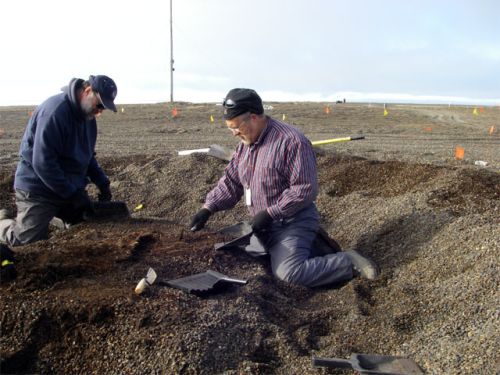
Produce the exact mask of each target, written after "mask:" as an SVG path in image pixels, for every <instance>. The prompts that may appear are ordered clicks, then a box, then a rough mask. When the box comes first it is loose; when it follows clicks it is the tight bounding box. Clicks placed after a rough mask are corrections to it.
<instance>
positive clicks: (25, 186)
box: [14, 78, 109, 200]
mask: <svg viewBox="0 0 500 375" xmlns="http://www.w3.org/2000/svg"><path fill="white" fill-rule="evenodd" d="M82 83H83V80H81V79H76V78H74V79H72V80H71V81H70V83H69V86H66V87H64V88H63V92H62V93H60V94H58V95H55V96H52V97H50V98H49V99H47V100H46V101H45V102H43V103H42V104H41V105H39V106H38V107H37V109H36V110H35V111H34V112H33V115H32V116H31V118H30V120H29V122H28V126H27V127H26V130H25V132H24V136H23V139H22V141H21V147H20V161H19V164H18V166H17V170H16V176H15V180H14V187H15V188H16V189H19V190H24V191H27V192H30V193H33V194H37V195H41V196H44V197H47V198H53V199H63V200H64V199H68V198H69V197H71V196H72V195H73V194H74V193H75V192H76V191H77V190H79V189H83V188H85V186H86V185H87V183H88V182H89V180H90V181H92V182H93V183H95V184H96V185H97V186H98V187H102V186H107V185H109V180H108V178H107V177H106V175H105V173H104V172H103V170H102V169H101V167H100V166H99V164H98V163H97V160H96V159H95V144H96V140H97V124H96V120H95V118H93V119H91V120H87V119H85V115H84V114H83V112H82V110H81V109H80V105H79V101H78V100H77V97H76V95H77V91H78V89H80V88H81V87H82Z"/></svg>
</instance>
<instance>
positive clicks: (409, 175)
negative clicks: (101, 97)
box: [0, 103, 500, 374]
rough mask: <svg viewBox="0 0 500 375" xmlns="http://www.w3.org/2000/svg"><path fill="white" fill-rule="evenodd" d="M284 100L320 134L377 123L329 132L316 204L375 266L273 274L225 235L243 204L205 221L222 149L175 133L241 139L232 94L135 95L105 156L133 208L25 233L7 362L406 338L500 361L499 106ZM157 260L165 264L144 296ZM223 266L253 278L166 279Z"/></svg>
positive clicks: (303, 367)
mask: <svg viewBox="0 0 500 375" xmlns="http://www.w3.org/2000/svg"><path fill="white" fill-rule="evenodd" d="M272 106H273V109H270V110H268V113H269V114H271V115H273V116H275V117H277V118H281V117H282V115H283V114H285V115H286V116H287V120H288V121H290V122H291V123H293V124H294V125H296V126H297V127H299V128H301V129H302V130H303V131H304V132H305V134H306V135H307V136H308V137H309V138H310V139H312V140H318V139H325V138H333V137H343V136H349V135H358V134H363V135H365V136H366V139H365V140H363V141H355V142H347V143H338V144H334V145H329V146H323V147H322V148H321V149H318V170H319V180H320V194H319V196H318V199H317V204H318V208H319V210H320V213H321V218H322V225H323V227H324V228H325V229H326V230H327V231H328V232H329V234H330V235H331V236H332V237H333V238H335V240H336V241H337V242H339V243H340V245H341V246H342V248H344V249H351V248H355V249H358V250H360V251H362V252H363V253H365V254H367V255H369V256H370V257H372V258H373V259H374V260H375V261H376V262H377V263H378V265H379V266H380V267H381V276H380V278H379V279H378V280H376V281H373V282H368V281H365V280H362V279H355V280H353V281H352V282H350V283H346V284H344V285H337V286H332V287H329V288H315V289H307V288H303V287H297V286H291V285H287V284H284V283H282V282H279V281H277V280H275V279H274V278H273V277H272V275H271V273H270V269H269V265H268V263H267V260H266V259H261V260H257V259H254V258H251V257H249V256H247V255H246V254H245V253H243V252H239V251H215V250H214V248H213V245H214V244H215V243H217V242H221V241H225V240H227V239H228V238H226V237H222V236H221V235H220V234H217V233H216V232H217V230H218V229H220V228H222V227H224V226H227V225H231V224H234V223H236V222H238V221H241V220H247V219H248V216H247V213H246V210H245V208H244V207H243V205H242V204H241V203H240V204H238V205H237V207H236V208H235V209H233V210H231V211H227V212H223V213H217V214H216V215H214V217H213V218H212V219H211V221H210V222H209V225H208V227H207V229H206V230H204V231H201V232H197V233H191V232H190V231H189V230H188V228H187V224H188V222H189V219H190V217H191V215H192V214H194V213H195V212H196V210H197V209H199V208H200V206H201V204H202V202H203V199H204V197H205V195H206V193H207V192H208V191H209V190H210V189H211V188H212V187H213V186H214V184H215V183H216V182H217V180H218V179H219V178H220V176H221V174H222V171H223V169H224V167H225V162H223V161H221V160H218V159H215V158H212V157H209V156H207V155H203V154H195V155H191V156H185V157H179V156H177V153H176V150H181V149H188V148H204V147H208V146H209V145H210V144H214V143H217V144H220V145H224V146H227V147H232V146H234V145H235V144H236V141H235V140H234V139H233V138H231V136H230V134H227V130H225V129H224V125H222V123H221V120H220V116H219V117H217V115H218V114H219V112H220V108H219V107H216V106H213V105H194V104H189V103H180V104H179V105H178V108H179V117H178V118H176V119H172V118H171V116H170V114H169V111H170V108H169V106H168V105H149V106H148V105H141V106H124V111H123V112H121V111H119V113H118V114H117V115H112V114H105V115H104V116H103V118H102V119H101V121H100V124H101V126H100V138H99V141H98V142H99V143H98V158H99V160H100V162H101V164H102V166H103V167H104V169H105V170H106V171H107V173H108V174H109V176H110V179H111V181H112V190H113V193H114V198H115V199H117V200H123V201H125V202H127V204H128V206H129V209H130V211H131V212H132V217H131V218H130V219H126V220H120V221H115V222H109V221H101V222H88V223H84V224H80V225H77V226H74V227H72V228H70V229H68V230H65V231H60V230H56V229H54V230H53V231H52V233H51V236H50V238H49V239H48V240H47V241H41V242H38V243H35V244H30V245H27V246H23V247H18V248H15V251H16V256H17V262H16V265H17V270H18V274H19V275H18V278H17V279H16V280H15V281H14V282H10V283H7V282H5V281H2V283H1V286H0V291H1V293H2V294H1V300H0V317H1V336H0V354H1V371H0V372H1V373H2V374H4V373H43V374H48V373H55V374H89V373H93V374H125V373H126V374H145V373H166V374H170V373H171V374H297V373H302V374H326V373H331V374H334V373H339V374H340V373H346V372H341V371H340V370H331V369H329V370H326V369H319V368H314V367H313V366H312V365H311V357H312V356H319V357H341V358H348V357H349V356H350V354H351V353H353V352H356V353H376V354H384V355H404V356H408V357H410V358H412V359H414V360H415V361H416V362H417V363H418V364H419V365H420V367H421V368H422V369H424V370H425V371H426V373H428V374H459V373H460V374H493V373H495V372H497V371H498V370H499V361H500V357H499V355H498V353H499V352H500V344H499V342H500V337H499V332H500V312H499V309H498V307H499V305H498V301H499V297H500V293H499V281H500V278H499V264H498V254H499V250H500V229H499V228H500V226H499V224H500V174H499V166H500V155H499V151H498V150H499V147H498V146H499V145H500V142H499V138H498V133H493V134H489V133H488V129H489V128H490V127H491V126H493V125H497V126H496V127H497V128H499V127H500V126H498V125H500V124H499V123H498V118H500V116H499V115H500V109H499V108H487V109H485V111H484V113H483V112H481V115H480V116H475V115H472V109H470V108H463V107H460V108H458V107H457V108H453V107H452V108H448V107H431V106H427V107H426V106H398V107H394V108H391V107H389V116H387V117H383V116H382V111H383V110H382V109H381V108H380V107H374V106H362V105H337V106H333V105H332V111H331V113H330V114H329V115H327V114H325V113H324V112H323V111H322V109H323V105H321V104H318V103H281V104H280V103H272ZM29 110H31V109H30V108H22V107H19V108H0V121H1V122H0V129H3V132H1V131H0V134H2V135H1V137H0V147H1V159H0V206H2V207H5V206H9V207H11V208H14V200H13V193H12V183H13V172H14V169H15V163H16V162H17V156H16V150H17V148H18V145H19V139H20V137H21V135H22V132H23V129H24V125H25V122H26V119H27V113H28V111H29ZM211 114H213V115H214V117H216V121H218V122H216V124H211V123H210V122H209V120H208V119H209V117H210V115H211ZM495 121H496V123H495ZM429 129H431V130H429ZM456 145H460V146H462V147H464V148H465V150H466V154H465V155H466V157H465V159H464V160H455V159H454V154H453V153H454V147H455V146H456ZM475 160H485V161H488V162H489V165H488V166H487V167H486V168H484V167H478V166H475V165H474V161H475ZM89 191H90V193H91V194H92V195H94V196H95V194H96V191H95V189H94V188H93V187H89ZM139 204H142V206H143V208H142V209H140V210H137V211H134V208H135V207H137V206H138V205H139ZM149 267H152V268H154V269H155V271H156V272H157V274H158V278H159V281H160V282H157V283H155V285H153V286H152V287H150V288H148V289H147V290H146V292H145V293H144V294H143V295H141V296H137V295H136V294H135V293H134V288H135V286H136V284H137V283H138V281H139V280H140V279H141V278H142V277H144V276H145V275H146V272H147V270H148V268H149ZM208 269H211V270H215V271H218V272H221V273H223V274H226V275H228V276H234V277H237V278H242V279H246V280H248V283H247V284H246V285H234V286H231V287H230V288H228V289H226V290H222V291H220V292H218V293H215V294H212V295H208V296H204V297H199V296H195V295H191V294H187V293H184V292H182V291H180V290H177V289H173V288H169V287H167V286H164V285H160V284H161V281H166V280H170V279H175V278H178V277H182V276H188V275H192V274H195V273H198V272H204V271H206V270H208Z"/></svg>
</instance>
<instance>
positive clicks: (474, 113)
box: [472, 108, 477, 116]
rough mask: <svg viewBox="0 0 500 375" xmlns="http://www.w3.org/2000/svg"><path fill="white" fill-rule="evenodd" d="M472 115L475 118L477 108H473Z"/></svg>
mask: <svg viewBox="0 0 500 375" xmlns="http://www.w3.org/2000/svg"><path fill="white" fill-rule="evenodd" d="M472 114H473V115H476V116H477V108H474V110H473V111H472Z"/></svg>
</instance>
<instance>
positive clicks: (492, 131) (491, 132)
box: [488, 126, 495, 135]
mask: <svg viewBox="0 0 500 375" xmlns="http://www.w3.org/2000/svg"><path fill="white" fill-rule="evenodd" d="M494 132H495V127H494V126H491V128H490V130H488V133H489V134H490V135H492V134H493V133H494Z"/></svg>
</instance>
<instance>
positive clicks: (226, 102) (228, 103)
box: [222, 99, 236, 109]
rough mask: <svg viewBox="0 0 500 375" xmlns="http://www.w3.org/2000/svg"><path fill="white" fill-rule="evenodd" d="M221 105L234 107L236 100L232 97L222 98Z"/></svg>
mask: <svg viewBox="0 0 500 375" xmlns="http://www.w3.org/2000/svg"><path fill="white" fill-rule="evenodd" d="M222 106H223V107H224V108H229V109H231V108H234V107H236V102H235V101H234V100H233V99H224V101H223V102H222Z"/></svg>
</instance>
